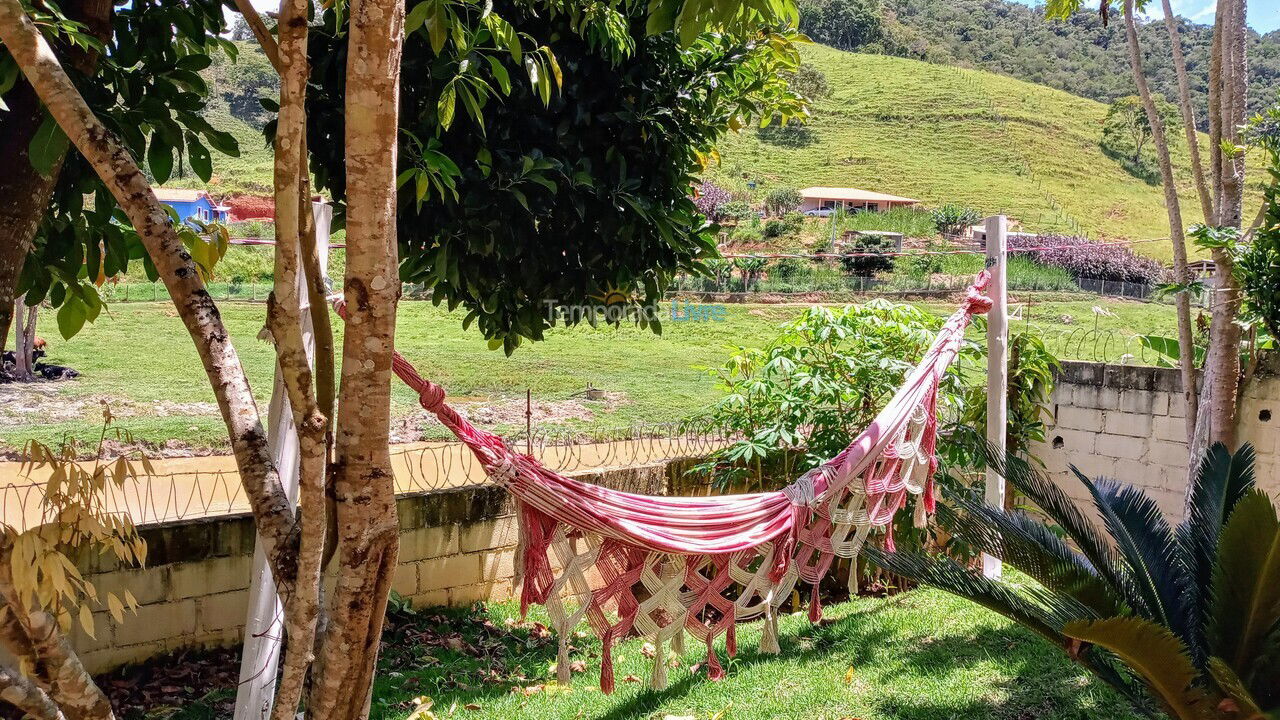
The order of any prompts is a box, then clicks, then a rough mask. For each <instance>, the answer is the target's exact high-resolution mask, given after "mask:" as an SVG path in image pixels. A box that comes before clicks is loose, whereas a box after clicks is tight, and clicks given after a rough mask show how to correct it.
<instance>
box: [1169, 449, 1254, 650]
mask: <svg viewBox="0 0 1280 720" xmlns="http://www.w3.org/2000/svg"><path fill="white" fill-rule="evenodd" d="M1253 465H1254V452H1253V448H1252V447H1250V446H1248V445H1245V446H1244V447H1242V448H1240V450H1239V451H1237V452H1236V453H1235V454H1234V455H1232V454H1231V453H1230V452H1228V451H1227V448H1226V446H1225V445H1223V444H1221V443H1214V445H1213V447H1211V448H1209V450H1208V451H1207V452H1206V453H1205V456H1204V460H1203V461H1202V462H1201V463H1200V467H1199V470H1198V471H1197V472H1196V476H1195V478H1194V479H1193V480H1192V486H1191V492H1190V493H1188V495H1187V508H1186V513H1185V515H1184V519H1183V521H1182V524H1181V525H1179V526H1178V529H1177V531H1176V534H1177V538H1178V548H1179V550H1180V552H1181V553H1182V557H1183V563H1184V564H1185V565H1186V568H1187V571H1188V573H1189V575H1190V587H1189V589H1190V591H1191V592H1192V593H1193V597H1191V598H1190V599H1189V601H1188V602H1187V605H1186V607H1187V612H1188V614H1189V617H1188V623H1187V626H1188V627H1189V628H1190V629H1191V632H1193V633H1195V635H1196V637H1195V638H1193V641H1192V642H1190V643H1188V644H1189V645H1190V646H1191V651H1192V657H1193V658H1195V659H1196V662H1197V664H1198V665H1202V664H1203V662H1204V659H1205V658H1204V653H1205V644H1206V639H1205V637H1204V628H1205V617H1204V614H1205V612H1206V610H1207V608H1208V607H1209V600H1210V595H1211V588H1212V586H1213V569H1214V566H1215V565H1216V564H1217V560H1218V544H1219V541H1220V539H1221V537H1222V528H1223V527H1224V526H1225V525H1226V523H1227V518H1229V517H1230V516H1231V513H1232V511H1233V510H1235V507H1236V504H1237V503H1239V502H1240V500H1241V499H1243V498H1244V497H1245V495H1246V494H1247V493H1248V492H1249V490H1250V489H1251V488H1252V487H1253V483H1254V473H1253Z"/></svg>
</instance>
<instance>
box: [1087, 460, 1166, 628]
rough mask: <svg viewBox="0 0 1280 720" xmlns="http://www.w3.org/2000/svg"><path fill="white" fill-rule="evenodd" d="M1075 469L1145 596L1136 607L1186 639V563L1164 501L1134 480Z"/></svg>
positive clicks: (1148, 617)
mask: <svg viewBox="0 0 1280 720" xmlns="http://www.w3.org/2000/svg"><path fill="white" fill-rule="evenodd" d="M1071 471H1072V472H1073V473H1075V475H1076V477H1077V478H1078V479H1079V480H1080V482H1082V483H1084V485H1085V487H1086V488H1088V490H1089V493H1090V494H1091V495H1092V496H1093V504H1094V507H1095V508H1097V510H1098V513H1099V514H1100V515H1101V516H1102V522H1103V524H1104V525H1105V526H1106V528H1107V532H1109V533H1110V534H1111V537H1112V539H1114V540H1115V544H1116V549H1117V551H1118V552H1119V554H1120V557H1121V558H1122V559H1123V561H1124V564H1125V566H1126V569H1127V570H1128V572H1127V573H1126V574H1127V576H1128V577H1129V578H1131V579H1132V582H1133V585H1134V586H1135V587H1136V588H1137V590H1138V593H1139V595H1140V596H1141V603H1142V604H1141V605H1139V606H1138V607H1135V610H1138V611H1139V614H1140V615H1143V616H1144V617H1146V618H1147V619H1148V620H1152V621H1154V622H1158V623H1160V624H1161V625H1164V626H1165V627H1168V628H1169V629H1170V630H1172V631H1173V632H1174V633H1175V634H1176V635H1177V636H1178V637H1180V638H1182V639H1183V640H1184V641H1185V640H1186V636H1187V627H1186V622H1187V615H1186V611H1185V609H1184V608H1185V604H1186V600H1187V597H1186V591H1187V587H1186V586H1187V574H1186V568H1185V567H1184V566H1183V564H1182V557H1181V554H1180V553H1179V551H1178V546H1177V543H1176V542H1175V541H1174V537H1173V529H1172V528H1171V527H1170V526H1169V522H1168V521H1167V520H1165V519H1164V514H1163V513H1161V512H1160V506H1159V505H1156V503H1155V501H1154V500H1152V499H1151V498H1150V497H1148V496H1147V494H1146V493H1144V492H1142V490H1140V489H1138V488H1137V487H1134V486H1132V485H1121V484H1120V483H1117V482H1116V481H1114V480H1110V479H1108V478H1099V479H1098V481H1097V482H1094V481H1091V480H1089V478H1087V477H1085V475H1084V473H1081V472H1080V471H1079V470H1077V469H1076V468H1075V466H1071Z"/></svg>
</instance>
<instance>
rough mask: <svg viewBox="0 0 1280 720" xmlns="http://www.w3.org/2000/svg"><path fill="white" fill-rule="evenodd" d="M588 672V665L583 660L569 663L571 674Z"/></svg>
mask: <svg viewBox="0 0 1280 720" xmlns="http://www.w3.org/2000/svg"><path fill="white" fill-rule="evenodd" d="M586 671H587V664H586V663H584V662H582V661H581V660H574V661H573V662H571V663H569V672H576V673H580V672H586Z"/></svg>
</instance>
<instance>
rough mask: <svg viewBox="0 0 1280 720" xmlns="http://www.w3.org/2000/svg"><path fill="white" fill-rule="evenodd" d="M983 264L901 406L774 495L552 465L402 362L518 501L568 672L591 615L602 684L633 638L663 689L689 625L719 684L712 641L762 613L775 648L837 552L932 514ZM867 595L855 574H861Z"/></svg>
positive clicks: (536, 582) (765, 639)
mask: <svg viewBox="0 0 1280 720" xmlns="http://www.w3.org/2000/svg"><path fill="white" fill-rule="evenodd" d="M988 280H989V276H988V274H987V273H986V272H985V271H984V272H983V273H982V274H981V275H979V276H978V278H977V280H976V281H975V282H974V285H973V286H972V287H970V288H969V290H968V292H967V294H966V298H965V301H964V303H963V304H962V305H961V307H960V308H959V309H958V310H956V312H955V313H954V314H953V315H952V316H951V317H950V319H948V320H947V322H946V324H945V325H943V327H942V329H941V330H940V331H939V332H938V335H937V338H936V339H935V340H934V342H933V345H932V346H931V347H930V348H929V350H928V352H926V353H925V356H924V358H923V359H922V360H921V361H920V364H919V365H918V366H917V367H916V368H915V369H914V370H913V371H912V372H911V374H910V375H909V376H908V377H907V378H906V380H905V382H904V383H903V385H902V387H901V388H900V389H899V390H898V391H897V393H895V394H894V396H893V398H892V399H891V400H890V401H889V404H888V405H887V406H886V407H885V408H884V410H883V411H881V412H880V414H879V415H877V416H876V418H875V420H873V421H872V422H871V424H870V426H868V427H867V428H866V430H864V431H863V432H862V434H860V435H858V437H857V438H855V439H854V440H853V442H852V443H850V444H849V446H848V447H847V448H845V449H844V451H842V452H841V453H840V454H839V455H836V456H835V457H833V458H831V459H830V460H828V461H827V462H825V463H823V464H822V465H820V466H818V467H816V468H814V469H812V470H810V471H808V472H806V473H805V474H804V475H802V476H800V477H799V478H798V479H797V480H796V481H795V482H793V483H792V484H791V485H789V486H787V487H786V488H784V489H783V490H779V491H777V492H765V493H754V494H750V495H728V496H718V497H665V496H649V495H636V494H633V493H626V492H621V491H618V490H610V489H608V488H603V487H600V486H598V485H592V484H589V483H584V482H581V481H578V480H574V479H572V478H567V477H564V476H561V475H558V474H556V473H554V472H551V471H550V470H548V469H547V468H545V467H543V466H542V465H540V464H539V463H538V462H537V461H536V460H534V459H533V458H532V457H530V456H528V455H523V454H521V453H518V452H516V451H514V450H512V449H511V448H510V447H508V446H507V445H506V443H504V442H503V441H502V438H500V437H498V436H497V435H494V434H492V433H489V432H486V431H484V430H481V429H480V428H477V427H475V426H474V425H472V424H471V423H470V422H468V421H467V420H466V419H465V418H463V417H462V416H460V415H459V414H458V413H457V412H456V411H455V410H453V408H451V407H449V406H448V405H447V404H445V402H444V400H445V393H444V390H442V389H441V388H440V386H439V385H436V384H435V383H433V382H430V381H428V380H425V379H423V378H422V377H421V376H420V375H418V373H417V371H416V370H414V368H413V366H412V365H410V364H409V362H408V361H406V360H405V359H404V358H403V357H401V356H400V355H399V354H396V356H395V359H394V362H393V366H392V369H393V370H394V371H395V373H396V375H398V376H399V377H400V378H401V379H402V380H403V381H404V382H405V383H406V384H408V385H409V387H411V388H413V389H414V390H415V391H417V393H418V396H419V399H420V401H421V403H422V407H423V408H425V409H427V410H429V411H430V412H432V413H434V414H435V415H436V417H438V418H439V419H440V422H442V423H443V424H444V425H445V426H446V427H448V428H449V429H450V430H451V431H452V432H453V433H454V434H455V435H457V436H458V438H459V439H460V440H461V441H462V442H464V443H466V444H467V446H469V447H470V448H471V450H472V451H473V452H474V453H475V455H476V457H477V458H478V459H479V460H480V462H481V464H482V465H483V466H484V468H485V471H486V472H487V473H488V475H489V477H490V478H492V479H493V480H494V481H495V482H497V483H499V484H500V485H502V486H503V487H505V488H506V489H507V490H509V491H510V492H511V494H512V495H513V496H514V497H515V500H516V504H517V507H518V515H519V517H518V521H519V529H520V535H519V537H520V539H519V547H518V549H517V556H516V583H517V584H518V585H520V586H521V591H520V605H521V610H522V611H523V610H527V609H528V606H529V605H530V604H533V603H538V604H542V605H544V606H545V607H546V609H547V613H548V614H549V615H550V617H551V622H552V626H553V627H554V628H555V630H556V632H557V633H558V634H559V641H560V651H559V659H558V662H557V673H558V676H559V680H560V682H561V683H567V682H568V680H569V665H570V663H569V659H568V650H569V639H570V638H571V637H572V633H573V630H574V628H575V627H577V626H578V624H579V623H580V622H581V621H582V620H583V619H584V618H585V619H586V620H587V622H588V623H589V624H590V626H591V628H592V629H593V630H594V631H595V633H596V634H597V635H599V637H600V641H601V642H602V643H603V646H604V649H603V653H602V658H601V669H600V686H601V688H602V689H603V690H604V691H605V692H612V691H613V688H614V677H613V661H612V648H613V645H614V643H616V642H618V641H619V640H621V639H622V638H624V637H626V636H627V635H628V634H629V633H632V632H637V633H639V634H640V635H643V636H644V637H646V638H647V639H648V640H649V641H650V642H652V643H653V644H654V646H655V649H656V653H655V656H654V665H653V674H652V684H653V687H655V688H662V687H664V686H665V685H666V668H667V663H666V660H667V657H666V651H665V648H666V647H667V645H668V644H670V646H671V647H672V648H673V649H675V650H676V651H677V652H679V651H681V650H682V648H683V641H684V633H685V632H688V633H689V634H691V635H692V636H693V637H694V638H696V639H697V640H698V641H699V642H702V643H705V644H706V647H707V667H708V669H709V672H710V677H711V679H713V680H716V679H719V678H720V677H722V676H723V669H722V668H721V665H720V662H719V658H718V657H717V654H716V651H715V650H714V648H713V643H714V641H715V639H716V638H717V637H719V636H720V635H721V634H724V635H725V636H726V638H725V645H726V650H727V652H728V654H729V656H730V657H732V656H733V655H734V654H735V653H736V651H737V641H736V637H735V632H734V630H735V624H736V623H739V622H746V621H749V620H754V619H757V618H761V617H763V619H764V630H763V636H762V638H761V640H760V650H761V651H762V652H769V653H777V652H779V647H778V618H777V611H778V607H779V606H780V605H781V604H782V603H783V602H784V601H785V600H786V599H787V597H788V596H789V595H790V594H791V591H792V589H793V588H794V587H795V585H796V583H797V582H805V583H808V584H810V585H812V586H813V593H812V599H811V600H810V604H809V619H810V620H812V621H815V622H816V621H817V620H818V619H819V618H820V617H821V613H822V609H821V606H820V604H819V601H818V592H817V588H818V583H819V582H820V581H821V580H822V577H823V576H824V575H825V574H826V573H827V571H828V569H830V567H831V563H832V561H833V560H834V559H835V558H836V557H843V558H854V557H855V556H856V555H857V554H858V551H859V550H860V549H861V547H862V545H863V543H864V542H866V540H867V537H868V535H869V534H870V532H871V529H872V528H884V529H885V532H886V537H885V543H886V544H887V545H888V546H890V547H892V544H893V534H892V525H891V523H892V521H893V517H894V514H895V513H896V512H897V511H898V510H899V509H901V508H902V507H903V506H904V505H905V504H906V498H907V494H908V493H910V494H913V495H921V496H922V497H921V498H920V501H919V502H917V503H916V507H915V522H916V524H917V525H918V526H923V524H924V523H925V520H926V514H927V513H932V512H933V509H934V494H933V473H934V470H935V469H936V467H937V457H936V455H935V446H936V444H937V402H938V384H939V381H940V380H941V378H942V376H943V374H944V373H945V372H946V370H947V368H948V367H949V366H950V365H951V363H952V362H953V361H954V360H955V358H956V355H957V353H958V352H959V349H960V344H961V342H962V339H963V335H964V331H965V328H966V327H967V326H968V325H969V321H970V319H971V318H972V317H973V315H975V314H981V313H985V312H986V311H987V310H988V309H990V307H991V301H990V300H989V299H988V298H986V297H984V296H983V295H982V294H981V293H982V291H983V290H985V289H986V286H987V282H988ZM849 578H850V588H851V590H853V589H856V586H855V583H856V578H857V573H856V572H855V571H851V572H850V574H849Z"/></svg>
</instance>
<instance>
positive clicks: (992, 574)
mask: <svg viewBox="0 0 1280 720" xmlns="http://www.w3.org/2000/svg"><path fill="white" fill-rule="evenodd" d="M1008 230H1009V220H1008V218H1006V217H1005V216H1004V215H996V216H994V217H989V218H987V270H989V271H990V272H991V283H990V284H989V285H988V286H987V295H989V296H990V297H991V310H990V311H989V312H988V313H987V444H988V445H990V446H991V448H992V449H993V451H994V452H995V453H996V456H997V457H998V458H1000V459H1001V461H1003V460H1004V456H1005V449H1006V445H1005V425H1006V424H1007V423H1008V419H1009V408H1008V389H1009V330H1008V322H1009V313H1008V308H1007V305H1008V300H1009V298H1008V293H1007V284H1006V278H1005V260H1006V257H1007V249H1008ZM985 499H986V502H987V505H990V506H991V507H995V508H1004V477H1003V476H1002V475H1001V474H1000V473H998V472H996V471H995V469H993V468H991V467H990V466H988V467H987V487H986V493H985ZM982 574H983V575H985V576H986V577H988V578H992V579H996V578H999V577H1000V574H1001V562H1000V559H999V558H996V557H992V556H991V555H986V554H984V555H983V556H982Z"/></svg>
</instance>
